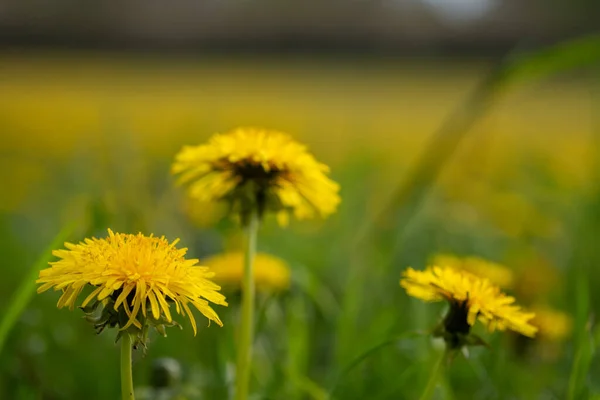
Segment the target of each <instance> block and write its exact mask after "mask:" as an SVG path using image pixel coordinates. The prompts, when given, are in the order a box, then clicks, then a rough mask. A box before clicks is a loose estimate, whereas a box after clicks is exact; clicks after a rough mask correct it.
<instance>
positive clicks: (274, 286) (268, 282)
mask: <svg viewBox="0 0 600 400" xmlns="http://www.w3.org/2000/svg"><path fill="white" fill-rule="evenodd" d="M203 263H204V264H206V265H207V266H209V267H210V268H211V270H212V271H214V272H215V277H214V280H215V281H216V282H217V283H219V284H220V285H223V286H224V287H230V288H239V287H240V286H241V282H242V278H243V275H244V254H243V253H242V252H229V253H223V254H217V255H215V256H212V257H210V258H207V259H205V260H203ZM253 270H254V282H255V283H256V287H257V289H258V290H260V291H265V292H278V291H283V290H286V289H288V288H289V286H290V268H289V267H288V265H287V263H286V262H285V261H283V260H282V259H280V258H278V257H275V256H272V255H270V254H266V253H258V254H256V256H255V258H254V268H253Z"/></svg>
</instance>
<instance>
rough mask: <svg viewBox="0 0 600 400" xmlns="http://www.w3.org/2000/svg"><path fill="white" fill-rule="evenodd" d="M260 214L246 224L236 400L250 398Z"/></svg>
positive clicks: (254, 212)
mask: <svg viewBox="0 0 600 400" xmlns="http://www.w3.org/2000/svg"><path fill="white" fill-rule="evenodd" d="M258 222H259V221H258V214H257V212H256V211H253V212H252V214H251V215H250V221H249V223H248V225H247V226H246V249H245V257H244V277H243V281H242V318H241V319H242V320H241V324H240V336H239V339H238V340H239V343H238V355H237V369H236V390H235V398H236V400H246V399H247V398H248V387H249V385H250V370H251V367H252V362H251V361H252V342H253V337H254V332H253V330H254V271H253V264H254V256H255V253H256V237H257V233H258Z"/></svg>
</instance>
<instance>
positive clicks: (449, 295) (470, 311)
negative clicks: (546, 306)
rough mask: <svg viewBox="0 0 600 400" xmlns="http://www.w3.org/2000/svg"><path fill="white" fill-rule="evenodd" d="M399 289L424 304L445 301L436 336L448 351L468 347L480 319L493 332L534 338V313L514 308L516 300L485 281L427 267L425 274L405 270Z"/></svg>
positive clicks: (459, 271) (453, 270) (446, 268)
mask: <svg viewBox="0 0 600 400" xmlns="http://www.w3.org/2000/svg"><path fill="white" fill-rule="evenodd" d="M400 286H402V287H403V288H404V289H406V292H407V293H408V294H409V295H410V296H412V297H416V298H418V299H421V300H425V301H442V300H446V301H447V302H448V303H449V304H450V311H449V312H448V314H447V315H446V317H445V319H444V321H443V325H442V326H441V327H440V329H439V331H438V334H439V335H440V336H442V337H443V338H444V340H445V341H446V343H447V344H448V346H449V347H450V348H460V347H462V346H463V345H464V344H468V343H469V341H468V338H469V337H470V336H469V333H470V329H471V327H472V326H473V325H474V324H475V320H476V319H479V321H480V322H481V323H483V324H484V325H485V326H486V327H487V329H488V330H489V331H490V332H492V331H494V330H496V329H498V330H501V331H503V330H506V329H510V330H513V331H516V332H519V333H521V334H523V335H525V336H529V337H533V336H535V333H536V331H537V328H536V327H535V326H533V325H532V324H531V323H530V320H531V319H532V318H533V317H534V314H533V313H527V312H524V311H522V310H521V308H520V307H519V306H517V305H514V304H513V303H514V301H515V299H514V298H513V297H510V296H507V295H505V294H504V293H502V292H501V291H500V288H498V287H497V286H495V285H493V284H492V283H490V281H489V280H488V279H484V278H479V277H477V276H476V275H473V274H472V273H470V272H467V271H464V270H457V269H455V268H451V267H429V268H427V269H426V270H425V271H416V270H414V269H412V268H408V269H407V270H405V271H404V273H403V278H402V279H401V280H400Z"/></svg>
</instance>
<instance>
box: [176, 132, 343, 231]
mask: <svg viewBox="0 0 600 400" xmlns="http://www.w3.org/2000/svg"><path fill="white" fill-rule="evenodd" d="M171 171H172V173H173V174H176V175H178V176H179V177H178V180H177V183H178V184H182V185H183V184H184V185H187V186H188V191H189V194H190V195H191V196H192V197H194V198H196V199H198V200H199V201H201V202H213V201H226V202H228V203H229V204H230V206H231V207H232V210H234V211H235V212H239V213H240V214H241V216H242V220H244V219H245V217H247V216H248V214H249V213H250V212H251V210H257V211H258V213H259V214H263V213H264V212H265V211H271V212H274V213H276V214H277V216H278V218H279V219H280V223H282V224H284V223H285V221H287V217H288V215H289V214H290V213H291V214H293V215H294V216H295V217H296V218H298V219H303V218H312V217H314V216H317V215H320V216H323V217H324V216H327V215H329V214H332V213H333V212H335V211H336V208H337V206H338V204H339V202H340V197H339V196H338V191H339V186H338V184H337V183H335V182H333V181H332V180H331V179H329V178H328V177H327V173H328V172H329V168H328V167H327V166H326V165H325V164H322V163H319V162H318V161H317V160H315V158H314V157H313V156H312V155H311V154H310V153H308V151H307V149H306V147H305V146H303V145H301V144H300V143H297V142H295V141H294V140H292V139H291V138H290V136H288V135H287V134H285V133H281V132H277V131H271V130H265V129H258V128H238V129H235V130H233V131H231V132H228V133H223V134H216V135H213V136H212V137H211V138H210V140H209V141H208V143H207V144H203V145H199V146H186V147H184V148H183V149H182V150H181V151H180V152H179V153H178V154H177V155H176V157H175V162H174V163H173V166H172V169H171Z"/></svg>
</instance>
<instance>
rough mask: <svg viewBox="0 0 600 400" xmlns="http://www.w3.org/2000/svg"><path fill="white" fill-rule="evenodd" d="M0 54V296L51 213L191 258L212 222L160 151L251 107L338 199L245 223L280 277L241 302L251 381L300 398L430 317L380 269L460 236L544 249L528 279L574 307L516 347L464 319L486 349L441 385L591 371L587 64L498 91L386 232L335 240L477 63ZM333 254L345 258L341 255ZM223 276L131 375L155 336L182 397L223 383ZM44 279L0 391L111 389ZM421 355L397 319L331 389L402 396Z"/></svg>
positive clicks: (104, 361)
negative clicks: (0, 266) (337, 203)
mask: <svg viewBox="0 0 600 400" xmlns="http://www.w3.org/2000/svg"><path fill="white" fill-rule="evenodd" d="M0 67H1V70H2V71H3V75H2V76H3V78H2V79H0V92H1V93H3V96H1V97H0V131H1V132H2V142H1V147H0V165H1V166H2V168H0V171H1V172H0V176H1V177H2V182H3V183H4V185H5V188H6V189H5V190H4V191H2V194H0V210H1V214H0V238H1V239H2V240H0V250H1V251H2V254H3V255H4V259H3V263H4V270H5V274H4V275H3V279H2V280H0V289H1V290H0V301H1V304H7V302H8V301H9V299H10V298H11V295H12V293H13V292H14V290H15V287H16V286H17V285H18V284H19V283H20V282H21V280H22V279H23V278H24V277H25V276H26V275H27V269H28V268H29V266H30V265H31V264H32V263H33V262H34V260H35V258H36V257H37V256H38V254H39V253H40V251H42V249H43V248H44V247H45V246H46V245H47V244H48V243H49V242H50V240H51V238H52V237H54V236H55V234H56V233H57V232H58V231H59V230H60V228H61V227H62V226H63V225H64V224H65V223H66V222H67V221H71V220H76V221H78V229H77V232H76V233H75V234H74V235H73V236H74V237H75V238H83V237H85V236H90V235H105V232H106V228H108V227H110V228H112V229H114V230H118V231H127V232H136V231H142V232H145V233H152V232H153V233H155V234H164V235H166V236H167V237H168V238H170V239H174V238H175V237H180V238H181V239H182V244H183V245H185V246H187V247H189V249H190V250H189V252H190V254H191V255H192V256H194V257H199V258H202V257H205V256H207V255H210V254H213V253H216V252H219V251H220V250H222V249H223V248H224V247H226V246H228V243H230V242H231V241H232V239H231V237H232V236H234V235H235V228H234V225H233V224H232V223H231V222H228V221H222V222H220V223H218V224H216V226H214V227H207V226H196V225H194V224H193V223H192V222H191V221H190V219H189V218H188V216H187V215H186V214H185V211H184V210H185V209H184V206H183V205H184V203H185V201H184V199H183V195H182V193H181V192H180V191H179V190H177V189H175V188H173V185H172V179H171V178H170V177H169V174H168V170H169V164H170V162H171V158H172V156H173V154H174V153H175V152H176V151H177V150H178V149H179V148H180V146H182V145H184V144H188V143H189V144H196V143H200V142H202V141H203V140H205V139H206V138H207V137H208V135H210V134H211V133H213V132H218V131H224V130H227V129H229V128H232V127H235V126H238V125H260V126H266V127H271V128H276V129H281V130H285V131H289V132H290V133H291V134H293V135H294V136H295V137H297V138H298V139H299V140H301V141H304V142H306V143H307V144H308V145H309V146H310V148H311V150H312V151H313V152H314V153H315V154H316V155H317V157H318V158H319V159H320V160H322V161H323V162H325V163H327V164H329V165H330V166H331V167H332V176H333V178H334V179H336V180H337V181H339V182H340V183H341V185H342V199H343V202H342V206H341V209H340V210H339V213H338V214H336V215H335V216H333V217H331V218H330V219H328V220H327V221H323V222H320V221H316V222H302V223H293V224H292V225H291V226H290V227H289V228H287V229H285V230H282V229H280V228H279V227H278V226H277V225H276V224H275V223H274V221H271V220H269V221H267V223H266V224H265V226H264V227H263V228H262V231H261V235H260V239H259V249H260V250H263V251H267V252H270V253H272V254H275V255H277V256H279V257H281V258H284V259H286V260H287V261H288V262H289V263H290V265H291V266H292V270H293V275H294V280H295V284H294V285H293V286H292V289H291V290H290V291H289V292H288V293H285V294H282V295H280V296H279V297H277V298H275V299H272V300H271V301H269V302H268V304H267V306H266V307H264V309H263V312H264V318H263V321H264V322H263V324H262V326H261V330H260V331H259V333H258V335H257V346H256V357H255V373H254V383H253V385H254V386H253V387H254V391H255V392H256V393H260V396H259V397H258V398H268V399H304V398H319V396H321V395H322V394H323V390H327V389H329V388H330V387H331V385H333V384H334V382H336V379H337V378H338V377H339V374H340V373H341V371H343V370H344V368H345V367H346V366H347V365H349V363H351V362H352V361H353V360H355V359H356V357H358V356H360V354H362V353H363V352H364V351H367V350H368V349H370V348H372V347H373V346H376V345H377V344H378V343H382V342H385V341H387V340H389V339H390V338H393V337H397V336H399V335H402V334H405V333H406V332H411V331H414V330H416V329H421V330H422V329H429V328H431V327H432V326H433V325H435V323H436V321H437V320H438V318H439V316H440V313H441V311H442V307H441V306H440V305H424V304H421V303H420V302H418V301H415V300H413V299H409V298H408V297H407V296H406V295H405V293H404V292H403V290H401V288H400V287H399V285H398V280H399V278H400V273H401V271H402V270H403V269H404V268H405V267H406V266H409V265H411V266H413V267H422V266H424V265H425V264H426V260H427V259H428V258H429V257H430V255H432V254H433V253H437V252H454V253H457V254H465V255H468V254H475V255H480V256H482V257H487V258H489V259H491V260H495V261H498V262H503V263H505V264H506V265H508V266H510V267H512V268H514V269H515V271H516V272H517V273H519V274H522V273H523V271H524V270H525V271H527V272H528V273H531V274H534V275H540V276H541V278H543V275H544V274H545V273H546V272H545V271H547V270H544V269H542V268H540V267H539V264H543V265H545V266H546V268H548V269H549V270H550V271H552V272H553V273H555V274H556V275H557V276H558V279H557V282H556V283H554V284H553V286H551V287H550V289H549V290H548V292H547V293H543V294H538V293H536V288H535V287H531V288H530V290H531V291H532V292H534V293H533V294H532V295H531V297H532V298H534V299H535V301H543V302H546V303H549V304H550V305H552V306H553V307H555V308H558V309H561V310H564V311H567V312H569V313H571V314H572V315H573V318H574V319H575V322H576V324H575V331H574V339H569V338H568V339H567V340H565V341H564V342H560V343H554V344H547V343H543V344H540V345H539V348H537V347H536V348H535V351H533V352H532V353H531V354H522V353H521V352H519V351H517V350H516V348H515V346H514V341H513V340H512V339H513V337H512V336H511V335H509V334H494V335H488V334H486V333H482V336H484V337H486V339H487V340H489V341H490V343H491V345H492V349H491V350H486V349H473V350H472V351H471V358H470V359H469V360H465V359H458V360H456V362H455V363H454V364H453V366H452V369H451V371H450V373H449V374H448V376H447V378H446V379H445V384H444V388H445V389H444V391H445V397H443V398H456V399H461V398H473V399H505V398H544V399H546V398H548V399H553V398H556V399H562V398H565V397H566V394H567V393H571V398H586V397H585V396H590V395H597V394H598V393H599V391H600V387H598V384H597V383H595V382H594V381H592V380H590V379H589V377H590V376H594V374H597V373H598V368H599V366H598V363H597V361H596V360H595V359H594V358H593V357H592V356H593V349H594V347H595V345H596V344H597V343H596V342H597V340H598V337H599V335H598V332H599V331H598V329H597V328H596V327H595V326H594V325H593V324H589V323H587V322H588V318H589V316H590V314H591V315H593V314H595V312H596V310H597V308H598V305H599V304H600V297H599V295H598V294H597V293H595V292H594V291H593V290H586V288H587V289H590V288H593V287H594V285H595V284H598V283H600V275H599V272H597V268H595V265H597V264H598V261H600V260H598V257H599V256H598V254H597V252H596V251H595V246H596V243H595V238H597V237H598V236H597V233H598V230H599V229H600V220H599V219H598V218H597V215H598V211H599V210H600V203H599V202H598V193H597V185H596V182H597V180H596V179H597V174H596V171H597V157H596V149H595V148H594V146H595V143H596V142H595V141H594V140H595V139H594V135H595V134H596V132H595V131H594V129H596V127H595V126H594V120H593V115H594V110H597V107H598V104H597V103H595V101H594V99H593V97H592V96H591V95H590V86H591V85H592V83H593V81H592V78H590V77H589V76H579V77H573V76H561V77H560V78H556V79H553V80H550V81H545V82H541V83H539V82H538V83H535V84H523V85H521V86H519V87H517V88H515V89H513V90H512V91H510V92H508V93H504V94H503V97H502V98H501V99H500V101H499V102H498V103H497V104H495V105H494V106H493V107H492V108H491V109H490V110H489V112H488V113H486V114H485V115H484V116H483V117H482V119H481V120H479V121H478V122H477V123H476V124H475V125H474V126H473V127H472V129H471V130H470V131H469V132H468V136H467V137H466V138H465V140H464V142H463V143H461V145H460V147H459V148H458V149H457V153H456V154H454V155H453V157H452V158H451V159H450V160H449V161H448V162H446V163H444V165H443V169H442V171H441V175H440V177H439V179H438V180H437V181H436V183H435V186H434V187H433V189H432V190H431V191H430V192H429V193H428V196H427V198H426V201H425V202H424V204H423V206H422V207H421V208H420V209H419V211H418V212H416V213H415V215H410V224H409V225H408V226H406V227H404V231H403V235H402V236H401V237H397V236H396V235H394V232H389V231H384V230H383V228H384V227H382V226H379V225H375V226H374V228H373V229H374V231H373V235H372V236H371V237H369V238H367V241H366V244H362V245H361V248H360V249H361V251H360V253H359V254H357V252H356V251H355V249H354V248H352V247H351V245H350V244H353V243H355V240H356V235H357V232H358V231H360V229H361V227H362V226H363V225H364V223H365V220H367V221H369V219H370V218H372V217H373V216H374V215H377V214H378V212H380V211H381V210H382V209H384V207H385V206H386V205H387V204H388V202H389V201H390V199H391V196H392V195H393V193H394V190H395V189H396V187H397V185H398V184H399V183H402V182H404V181H405V180H406V178H407V174H409V172H410V167H412V166H413V165H414V163H415V162H416V161H417V160H418V159H419V156H420V155H421V152H422V151H423V149H424V148H425V144H426V143H427V141H428V140H429V139H430V138H431V137H432V134H433V133H434V132H435V131H436V130H437V129H438V127H439V126H440V124H442V121H443V120H444V119H445V118H446V117H447V116H448V115H449V114H450V113H451V112H452V111H453V110H454V109H455V107H456V106H457V105H459V104H460V103H461V102H462V101H464V99H465V98H466V96H467V95H468V93H469V92H470V90H472V89H473V88H474V87H475V85H476V84H477V82H478V80H479V79H481V78H482V77H483V76H484V75H485V74H486V72H487V71H488V70H489V69H490V67H491V66H490V65H489V64H488V63H486V62H474V61H471V62H464V61H462V62H458V61H452V60H446V61H444V62H441V61H439V60H421V61H418V62H417V61H406V60H394V59H388V60H385V59H373V60H355V59H337V60H335V59H329V60H320V61H315V60H312V61H310V60H303V59H300V58H294V57H291V58H287V59H276V58H268V57H266V58H210V59H194V58H181V57H179V58H176V59H161V58H156V57H148V56H137V57H134V56H115V55H107V54H104V55H102V54H100V55H98V54H71V53H64V54H58V53H52V54H19V53H6V54H3V55H1V56H0ZM405 217H406V216H405V214H403V210H397V215H396V218H394V216H391V220H392V221H394V222H395V223H397V224H399V225H400V224H403V221H402V220H400V218H405ZM379 231H382V232H386V233H385V234H381V233H378V232H379ZM392 231H393V230H392ZM233 241H234V242H235V240H233ZM399 241H401V243H399ZM355 265H359V266H360V270H359V272H358V273H351V271H350V269H351V267H352V266H355ZM536 268H539V271H538V270H536ZM230 298H231V306H230V307H229V308H227V309H223V310H219V312H220V314H222V318H223V321H224V322H225V326H224V327H223V328H218V327H216V326H211V327H210V328H204V329H200V331H199V334H198V336H197V337H193V335H192V334H191V330H190V329H189V328H190V327H189V326H187V325H186V324H185V323H184V330H183V331H179V330H177V329H171V330H170V331H169V332H168V334H169V337H168V338H166V339H163V338H161V337H153V338H152V342H151V344H150V348H149V351H148V354H147V355H146V356H145V357H141V356H139V355H138V357H137V359H136V360H135V365H134V379H135V382H136V384H137V385H140V386H141V385H145V384H147V382H148V376H149V371H150V368H151V364H152V361H153V360H155V359H157V358H160V357H165V356H169V357H174V358H176V359H177V360H179V361H180V362H181V363H182V365H183V368H184V378H185V381H186V383H187V384H188V385H190V386H194V387H196V388H197V389H198V390H199V391H200V393H202V395H203V396H204V397H203V398H207V399H220V398H226V397H227V382H228V381H229V380H230V379H231V378H230V370H231V363H232V362H233V361H232V360H234V359H235V357H234V355H233V351H234V350H233V349H234V346H233V344H232V339H233V337H234V333H235V325H236V323H235V321H236V315H237V309H236V304H237V301H238V299H237V297H236V296H235V294H232V295H231V296H230ZM56 300H58V296H57V295H56V294H54V295H53V294H50V293H45V294H44V295H40V296H35V297H34V299H33V301H32V302H31V304H30V306H29V307H28V308H27V310H26V311H25V312H24V314H23V315H22V317H21V318H20V320H19V322H18V324H17V325H16V327H15V329H14V330H13V331H12V332H11V334H10V335H9V337H8V340H7V342H6V345H5V348H4V351H3V353H2V354H0V360H1V363H0V397H1V398H10V399H12V398H15V399H29V398H31V399H40V398H43V399H72V398H88V399H90V400H92V399H106V398H117V396H118V393H119V382H118V377H119V373H118V370H117V368H118V361H117V360H118V349H117V347H116V346H115V345H114V343H113V342H114V335H113V334H112V333H111V332H105V333H104V334H102V335H100V336H99V337H96V335H95V334H94V332H93V329H92V328H91V327H90V326H89V325H87V324H86V323H85V322H84V321H83V320H82V319H81V318H79V317H80V316H81V315H79V314H78V312H77V310H76V311H75V312H68V311H66V310H57V309H56V308H55V302H56ZM264 300H265V299H259V301H264ZM526 301H529V300H524V302H526ZM531 303H533V301H531ZM526 305H533V304H526ZM2 309H3V308H2ZM586 324H587V325H586ZM586 326H587V328H586ZM585 343H587V344H588V345H582V344H585ZM548 346H551V347H556V348H557V349H558V350H557V351H555V352H553V351H548ZM434 358H435V351H434V350H433V346H432V343H431V342H430V340H429V339H427V338H420V337H418V338H411V339H406V340H401V341H398V342H397V343H396V344H395V345H392V346H390V347H386V348H385V349H384V350H382V351H379V352H374V353H373V354H372V355H371V356H370V357H369V358H367V359H365V360H364V361H363V362H362V363H360V364H359V365H357V366H356V367H355V368H354V369H352V370H351V371H350V372H349V373H348V374H347V375H346V376H345V377H344V378H343V379H341V380H340V381H339V382H337V387H336V398H340V399H353V398H356V399H362V398H368V399H400V398H407V399H412V398H417V397H418V395H419V394H420V392H421V390H422V388H423V387H424V385H425V383H426V382H427V379H428V374H429V372H430V370H431V366H432V363H433V362H434ZM574 365H575V366H576V368H575V369H574V368H573V366H574ZM588 366H589V367H590V368H591V370H590V372H589V373H587V368H588ZM532 371H535V373H532ZM573 371H575V372H573ZM582 387H583V388H585V390H583V391H582V389H581V388H582ZM321 388H323V389H321Z"/></svg>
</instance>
